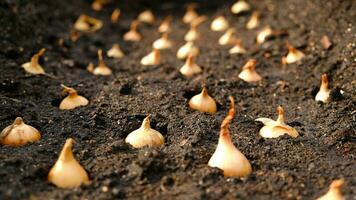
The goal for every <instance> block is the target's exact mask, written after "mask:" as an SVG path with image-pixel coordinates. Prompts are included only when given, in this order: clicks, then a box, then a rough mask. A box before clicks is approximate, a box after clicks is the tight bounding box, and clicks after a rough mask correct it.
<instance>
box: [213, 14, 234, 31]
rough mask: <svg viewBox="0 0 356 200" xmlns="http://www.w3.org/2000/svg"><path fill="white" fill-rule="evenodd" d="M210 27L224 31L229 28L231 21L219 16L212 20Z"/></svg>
mask: <svg viewBox="0 0 356 200" xmlns="http://www.w3.org/2000/svg"><path fill="white" fill-rule="evenodd" d="M210 28H211V30H213V31H224V30H226V29H227V28H229V22H228V21H227V19H225V17H223V16H219V17H217V18H215V19H214V20H213V22H211V25H210Z"/></svg>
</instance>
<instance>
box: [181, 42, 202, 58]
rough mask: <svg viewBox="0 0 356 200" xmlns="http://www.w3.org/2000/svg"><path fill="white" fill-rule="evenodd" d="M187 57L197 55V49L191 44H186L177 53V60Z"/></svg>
mask: <svg viewBox="0 0 356 200" xmlns="http://www.w3.org/2000/svg"><path fill="white" fill-rule="evenodd" d="M188 55H192V56H198V55H199V48H198V47H197V46H195V45H194V43H193V42H186V43H185V44H184V45H183V46H181V47H180V48H179V49H178V51H177V58H178V59H185V58H187V57H188Z"/></svg>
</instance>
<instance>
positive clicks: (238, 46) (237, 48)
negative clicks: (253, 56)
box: [229, 40, 246, 54]
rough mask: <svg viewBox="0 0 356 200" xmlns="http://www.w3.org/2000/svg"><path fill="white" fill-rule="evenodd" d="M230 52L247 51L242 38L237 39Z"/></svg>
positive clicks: (242, 52)
mask: <svg viewBox="0 0 356 200" xmlns="http://www.w3.org/2000/svg"><path fill="white" fill-rule="evenodd" d="M229 53H230V54H244V53H246V49H245V48H244V47H243V46H242V44H241V41H240V40H236V43H235V46H233V47H232V48H231V49H230V50H229Z"/></svg>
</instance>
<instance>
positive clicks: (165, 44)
mask: <svg viewBox="0 0 356 200" xmlns="http://www.w3.org/2000/svg"><path fill="white" fill-rule="evenodd" d="M172 46H173V44H172V41H171V40H170V39H169V38H168V32H165V33H163V34H162V37H161V38H158V39H157V40H156V41H154V42H153V48H155V49H160V50H162V49H170V48H172Z"/></svg>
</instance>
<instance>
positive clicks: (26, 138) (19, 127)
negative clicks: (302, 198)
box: [0, 117, 41, 147]
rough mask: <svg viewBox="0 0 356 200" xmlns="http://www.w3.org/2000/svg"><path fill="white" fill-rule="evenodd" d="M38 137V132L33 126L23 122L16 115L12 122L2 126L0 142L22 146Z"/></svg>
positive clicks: (36, 139)
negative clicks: (4, 126)
mask: <svg viewBox="0 0 356 200" xmlns="http://www.w3.org/2000/svg"><path fill="white" fill-rule="evenodd" d="M40 139H41V134H40V132H39V131H38V130H37V129H35V128H34V127H32V126H30V125H27V124H25V123H24V121H23V119H22V118H21V117H17V118H16V119H15V121H14V123H12V124H11V125H10V126H8V127H6V128H4V130H2V131H1V134H0V144H2V145H8V146H13V147H19V146H23V145H25V144H27V143H32V142H36V141H38V140H40Z"/></svg>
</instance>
